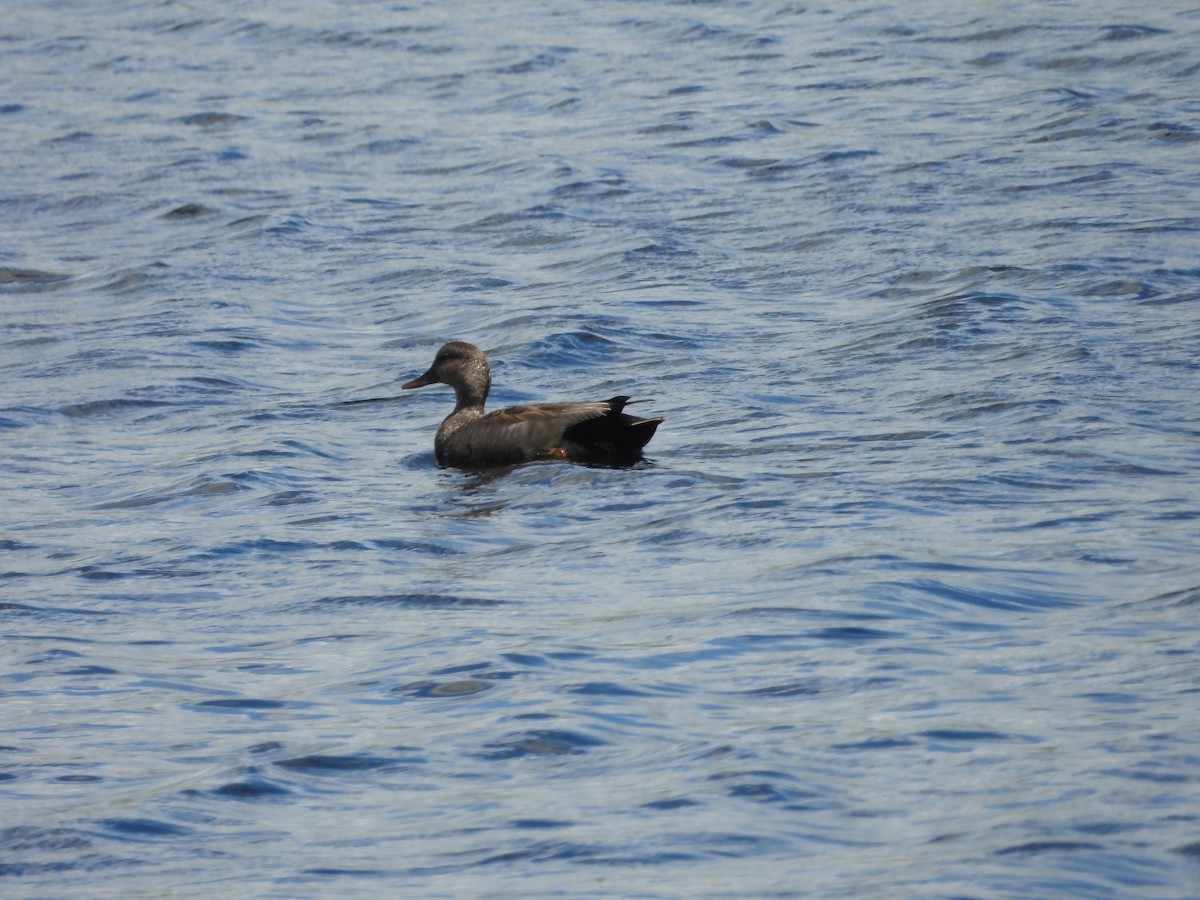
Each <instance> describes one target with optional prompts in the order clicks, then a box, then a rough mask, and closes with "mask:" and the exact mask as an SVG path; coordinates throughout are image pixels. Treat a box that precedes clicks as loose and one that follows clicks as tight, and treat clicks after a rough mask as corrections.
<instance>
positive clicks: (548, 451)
mask: <svg viewBox="0 0 1200 900" xmlns="http://www.w3.org/2000/svg"><path fill="white" fill-rule="evenodd" d="M431 384H445V385H449V386H450V387H452V388H454V395H455V399H456V403H455V406H454V412H452V413H450V415H448V416H447V417H446V418H445V420H444V421H443V422H442V424H441V427H440V428H438V431H437V437H435V438H434V441H433V449H434V454H435V456H436V457H437V461H438V465H440V466H448V467H453V468H461V469H484V468H492V467H497V466H511V465H517V464H520V463H526V462H534V461H537V460H554V459H558V460H568V461H572V462H580V463H587V464H598V465H616V466H626V465H632V464H633V463H636V462H638V461H640V460H641V459H642V458H643V457H642V448H643V447H645V446H646V444H648V443H649V442H650V439H651V438H652V437H654V432H655V431H656V430H657V429H658V426H659V424H660V423H662V421H663V419H664V417H663V416H658V417H655V418H638V417H636V416H631V415H629V414H628V413H626V412H624V409H625V406H626V405H627V404H629V403H631V402H638V401H632V400H631V399H630V398H629V397H624V396H620V397H610V398H609V399H608V400H590V401H583V402H575V403H533V404H529V405H526V406H512V407H509V408H508V409H501V410H497V411H495V412H485V411H484V403H485V402H486V401H487V396H488V391H489V390H491V387H492V369H491V366H490V365H488V358H487V354H486V353H484V352H483V351H482V350H480V349H479V348H478V347H476V346H475V345H474V344H468V343H467V342H466V341H450V342H449V343H447V344H444V345H442V347H441V349H439V350H438V352H437V356H435V357H434V360H433V365H431V366H430V367H429V370H428V371H427V372H426V373H425V374H424V375H419V376H418V377H416V378H414V379H412V381H409V382H407V383H406V384H404V385H402V386H401V387H402V388H403V389H404V390H411V389H413V388H421V387H426V386H428V385H431Z"/></svg>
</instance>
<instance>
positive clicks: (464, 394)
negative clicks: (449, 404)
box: [454, 373, 492, 413]
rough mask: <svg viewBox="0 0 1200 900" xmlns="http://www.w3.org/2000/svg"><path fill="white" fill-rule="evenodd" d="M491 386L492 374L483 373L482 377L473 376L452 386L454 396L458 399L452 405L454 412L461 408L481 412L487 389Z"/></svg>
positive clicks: (461, 409) (458, 411) (460, 410)
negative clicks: (453, 405)
mask: <svg viewBox="0 0 1200 900" xmlns="http://www.w3.org/2000/svg"><path fill="white" fill-rule="evenodd" d="M491 387H492V376H491V374H490V373H484V376H483V377H482V378H473V379H470V380H469V381H464V382H460V383H459V384H456V385H455V386H454V396H455V399H456V400H457V401H458V402H457V403H456V405H455V407H454V411H455V412H456V413H460V412H462V411H463V410H471V411H472V412H476V411H477V412H480V413H482V412H483V404H484V403H486V402H487V395H488V391H489V390H491Z"/></svg>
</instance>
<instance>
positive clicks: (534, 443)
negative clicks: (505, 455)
mask: <svg viewBox="0 0 1200 900" xmlns="http://www.w3.org/2000/svg"><path fill="white" fill-rule="evenodd" d="M610 412H612V406H611V404H610V402H609V401H607V400H597V401H595V402H587V403H533V404H530V405H528V406H512V407H509V408H508V409H501V410H497V411H496V412H494V413H490V414H488V415H486V416H484V417H483V418H482V419H480V420H479V422H478V423H476V425H474V426H473V430H479V432H480V433H481V434H482V433H484V430H486V431H487V432H489V433H491V434H493V435H494V436H495V440H497V441H502V442H504V443H508V444H512V445H514V446H519V447H524V448H527V449H529V450H533V451H538V450H548V449H550V448H552V447H555V446H557V445H558V444H560V443H561V442H562V439H563V433H564V432H565V431H566V430H567V429H568V428H570V427H571V426H572V425H578V424H579V423H580V422H586V421H588V420H589V419H598V418H600V417H601V416H606V415H608V414H609V413H610Z"/></svg>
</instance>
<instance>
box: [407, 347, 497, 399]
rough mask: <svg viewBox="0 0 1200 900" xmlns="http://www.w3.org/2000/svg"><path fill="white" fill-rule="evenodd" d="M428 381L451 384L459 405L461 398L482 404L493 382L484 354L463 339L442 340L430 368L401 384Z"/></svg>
mask: <svg viewBox="0 0 1200 900" xmlns="http://www.w3.org/2000/svg"><path fill="white" fill-rule="evenodd" d="M430 384H448V385H450V387H452V388H454V392H455V394H457V395H458V400H459V403H460V405H461V404H462V403H463V401H464V400H467V401H471V402H474V401H477V402H479V403H480V404H482V403H483V401H484V400H485V399H486V398H487V394H488V390H489V389H490V388H491V386H492V370H491V368H490V367H489V366H488V361H487V355H486V354H485V353H484V352H483V351H482V350H480V349H479V348H478V347H476V346H475V345H474V344H468V343H466V342H465V341H451V342H450V343H448V344H443V345H442V348H441V349H440V350H438V352H437V356H435V357H434V359H433V365H432V366H430V367H429V371H427V372H426V373H425V374H424V375H421V376H419V377H417V378H414V379H413V380H412V381H410V382H408V383H407V384H404V385H401V387H403V389H404V390H408V389H410V388H419V387H425V386H426V385H430Z"/></svg>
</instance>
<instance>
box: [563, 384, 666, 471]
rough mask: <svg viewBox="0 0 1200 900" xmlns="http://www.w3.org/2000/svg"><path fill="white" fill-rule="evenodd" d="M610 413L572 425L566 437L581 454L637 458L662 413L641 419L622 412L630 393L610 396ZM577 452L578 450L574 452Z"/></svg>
mask: <svg viewBox="0 0 1200 900" xmlns="http://www.w3.org/2000/svg"><path fill="white" fill-rule="evenodd" d="M607 402H608V415H606V416H600V417H598V418H595V419H588V420H586V421H584V422H579V423H577V424H575V425H572V426H571V427H570V428H568V429H567V430H566V432H565V433H564V434H563V438H564V439H565V440H567V441H570V442H571V443H572V444H574V445H575V446H576V447H578V448H579V451H581V452H579V453H578V455H579V456H581V457H586V458H591V459H595V460H598V461H609V462H636V461H637V460H639V459H640V458H641V456H642V448H643V447H645V446H646V445H647V444H648V443H650V439H651V438H652V437H654V432H655V431H657V430H658V425H659V423H660V422H662V421H663V419H662V416H659V417H657V418H653V419H639V418H635V417H633V416H630V415H627V414H626V413H624V412H622V410H623V409H625V405H626V404H628V403H630V402H633V403H637V402H638V401H636V400H634V401H631V400H630V399H629V398H628V397H613V398H612V399H610V400H608V401H607ZM572 455H575V454H572Z"/></svg>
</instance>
